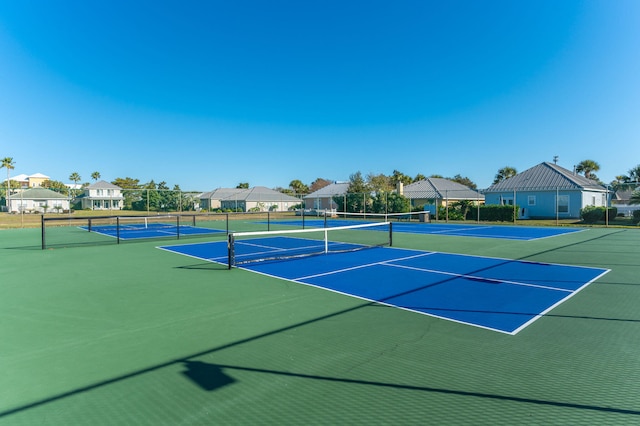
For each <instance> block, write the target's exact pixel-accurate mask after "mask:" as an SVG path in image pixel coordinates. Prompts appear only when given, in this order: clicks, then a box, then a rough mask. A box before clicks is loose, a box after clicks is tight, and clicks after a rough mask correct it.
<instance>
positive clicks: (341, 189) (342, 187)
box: [304, 182, 349, 199]
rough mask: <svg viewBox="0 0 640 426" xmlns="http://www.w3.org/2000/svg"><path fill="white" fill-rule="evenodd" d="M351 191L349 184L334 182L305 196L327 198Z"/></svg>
mask: <svg viewBox="0 0 640 426" xmlns="http://www.w3.org/2000/svg"><path fill="white" fill-rule="evenodd" d="M348 189H349V182H333V183H331V184H329V185H327V186H325V187H323V188H320V189H318V190H317V191H313V192H312V193H311V194H308V195H305V196H304V198H305V199H306V198H327V197H333V196H334V195H343V194H346V193H347V190H348Z"/></svg>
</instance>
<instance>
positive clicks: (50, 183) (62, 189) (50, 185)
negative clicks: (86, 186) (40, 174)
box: [42, 179, 69, 195]
mask: <svg viewBox="0 0 640 426" xmlns="http://www.w3.org/2000/svg"><path fill="white" fill-rule="evenodd" d="M42 187H43V188H47V189H51V190H52V191H56V192H58V193H60V194H63V195H69V187H68V186H67V185H65V184H64V183H62V182H60V181H57V180H50V179H48V180H45V181H44V182H42Z"/></svg>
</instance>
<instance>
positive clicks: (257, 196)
mask: <svg viewBox="0 0 640 426" xmlns="http://www.w3.org/2000/svg"><path fill="white" fill-rule="evenodd" d="M221 200H227V201H231V200H238V201H240V200H242V201H258V202H260V201H265V202H269V201H286V202H300V199H298V198H296V197H292V196H291V195H287V194H284V193H282V192H278V191H275V190H273V189H270V188H267V187H264V186H256V187H253V188H249V189H241V190H239V192H236V193H233V194H230V195H228V196H227V197H225V198H221Z"/></svg>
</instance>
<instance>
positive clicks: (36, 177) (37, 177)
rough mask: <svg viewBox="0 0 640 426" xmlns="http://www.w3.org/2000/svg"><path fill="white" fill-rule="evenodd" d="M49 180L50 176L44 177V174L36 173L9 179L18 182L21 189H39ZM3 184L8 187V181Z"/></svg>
mask: <svg viewBox="0 0 640 426" xmlns="http://www.w3.org/2000/svg"><path fill="white" fill-rule="evenodd" d="M49 179H50V177H49V176H46V175H43V174H42V173H35V174H32V175H25V174H19V175H16V176H10V177H9V180H12V181H14V182H18V184H19V185H20V188H39V187H41V186H42V183H43V182H44V181H46V180H49ZM3 182H4V183H5V185H6V182H7V179H5V180H3Z"/></svg>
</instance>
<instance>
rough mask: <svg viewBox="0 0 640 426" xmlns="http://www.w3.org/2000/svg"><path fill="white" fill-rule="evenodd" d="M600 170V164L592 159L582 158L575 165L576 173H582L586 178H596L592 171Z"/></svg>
mask: <svg viewBox="0 0 640 426" xmlns="http://www.w3.org/2000/svg"><path fill="white" fill-rule="evenodd" d="M599 170H600V165H599V164H598V163H597V162H595V161H593V160H583V161H581V162H579V163H578V165H577V166H576V173H582V174H584V177H586V178H587V179H592V180H596V179H598V177H597V176H596V174H595V173H594V172H597V171H599Z"/></svg>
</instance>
